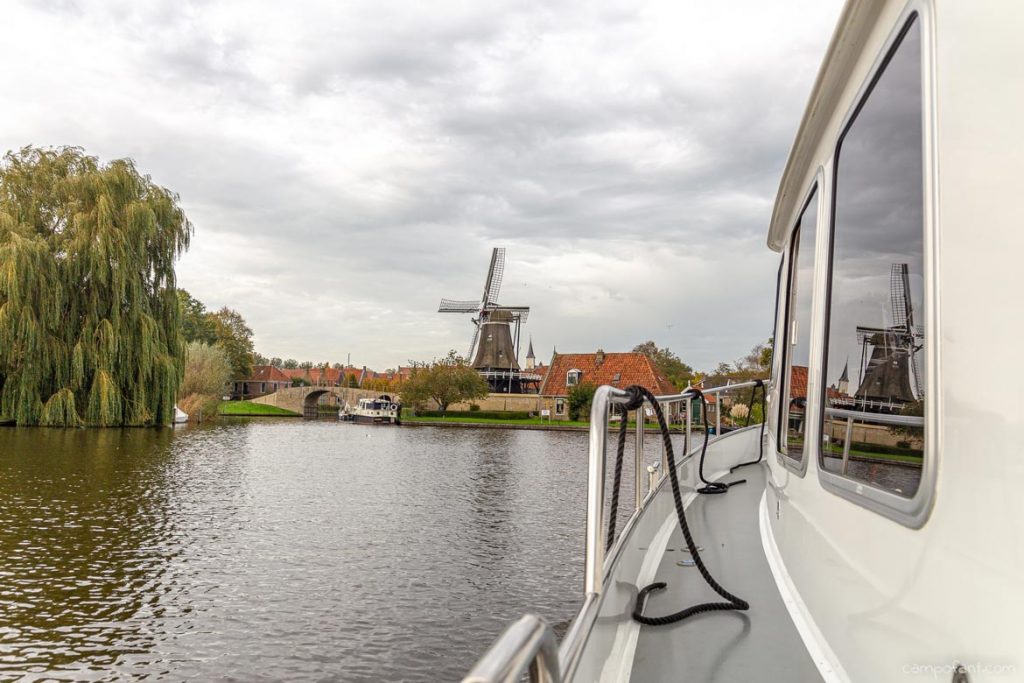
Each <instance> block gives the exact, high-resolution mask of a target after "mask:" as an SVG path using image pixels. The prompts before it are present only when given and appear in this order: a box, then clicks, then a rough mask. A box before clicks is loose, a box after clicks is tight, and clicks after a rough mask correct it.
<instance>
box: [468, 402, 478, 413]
mask: <svg viewBox="0 0 1024 683" xmlns="http://www.w3.org/2000/svg"><path fill="white" fill-rule="evenodd" d="M469 412H471V413H477V412H480V406H478V405H477V404H475V403H470V404H469Z"/></svg>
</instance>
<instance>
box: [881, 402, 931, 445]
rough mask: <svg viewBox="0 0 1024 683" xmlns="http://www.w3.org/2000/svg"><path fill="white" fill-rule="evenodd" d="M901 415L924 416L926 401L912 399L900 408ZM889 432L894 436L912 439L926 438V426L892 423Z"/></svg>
mask: <svg viewBox="0 0 1024 683" xmlns="http://www.w3.org/2000/svg"><path fill="white" fill-rule="evenodd" d="M900 415H906V416H908V417H924V401H911V402H910V403H907V404H906V405H904V406H903V407H902V408H901V409H900ZM889 433H890V434H893V435H894V436H905V437H907V438H908V439H910V440H916V441H919V440H921V439H923V438H924V427H915V426H909V425H892V426H890V427H889Z"/></svg>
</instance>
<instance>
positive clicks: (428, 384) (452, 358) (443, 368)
mask: <svg viewBox="0 0 1024 683" xmlns="http://www.w3.org/2000/svg"><path fill="white" fill-rule="evenodd" d="M487 391H488V387H487V382H486V380H484V378H483V377H481V376H480V373H478V372H477V371H476V370H474V369H473V368H471V367H470V366H469V364H468V363H466V361H465V359H464V358H462V356H460V355H459V354H458V353H456V352H455V351H454V350H452V351H449V352H448V355H447V356H445V357H444V358H442V359H440V360H434V362H433V363H431V364H430V365H420V366H417V367H415V368H414V369H413V373H412V375H411V376H410V377H409V379H408V380H406V381H405V383H404V384H403V385H402V402H403V403H405V404H406V405H408V406H412V407H414V408H417V409H420V408H423V407H424V406H425V405H426V404H427V402H428V401H433V402H434V403H435V404H436V405H437V407H438V409H439V410H440V411H441V412H442V413H444V412H445V411H446V410H448V406H450V405H452V404H453V403H462V402H465V401H473V400H475V399H482V398H486V397H487Z"/></svg>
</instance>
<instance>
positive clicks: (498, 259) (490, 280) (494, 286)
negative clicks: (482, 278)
mask: <svg viewBox="0 0 1024 683" xmlns="http://www.w3.org/2000/svg"><path fill="white" fill-rule="evenodd" d="M504 277H505V248H504V247H495V248H494V251H492V252H491V267H490V268H489V269H488V270H487V281H486V282H485V283H484V301H483V303H484V305H488V304H490V305H497V303H498V292H499V291H501V280H502V278H504Z"/></svg>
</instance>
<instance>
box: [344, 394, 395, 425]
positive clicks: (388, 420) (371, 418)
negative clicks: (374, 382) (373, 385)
mask: <svg viewBox="0 0 1024 683" xmlns="http://www.w3.org/2000/svg"><path fill="white" fill-rule="evenodd" d="M338 419H339V420H342V421H344V422H358V423H361V424H396V425H397V424H402V404H401V403H399V402H398V401H396V400H394V398H393V397H391V396H389V395H388V394H381V395H380V396H378V397H377V398H361V399H359V402H358V403H357V404H356V407H355V408H352V407H351V406H349V405H347V404H346V405H345V407H344V408H343V409H342V410H341V412H340V413H338Z"/></svg>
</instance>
